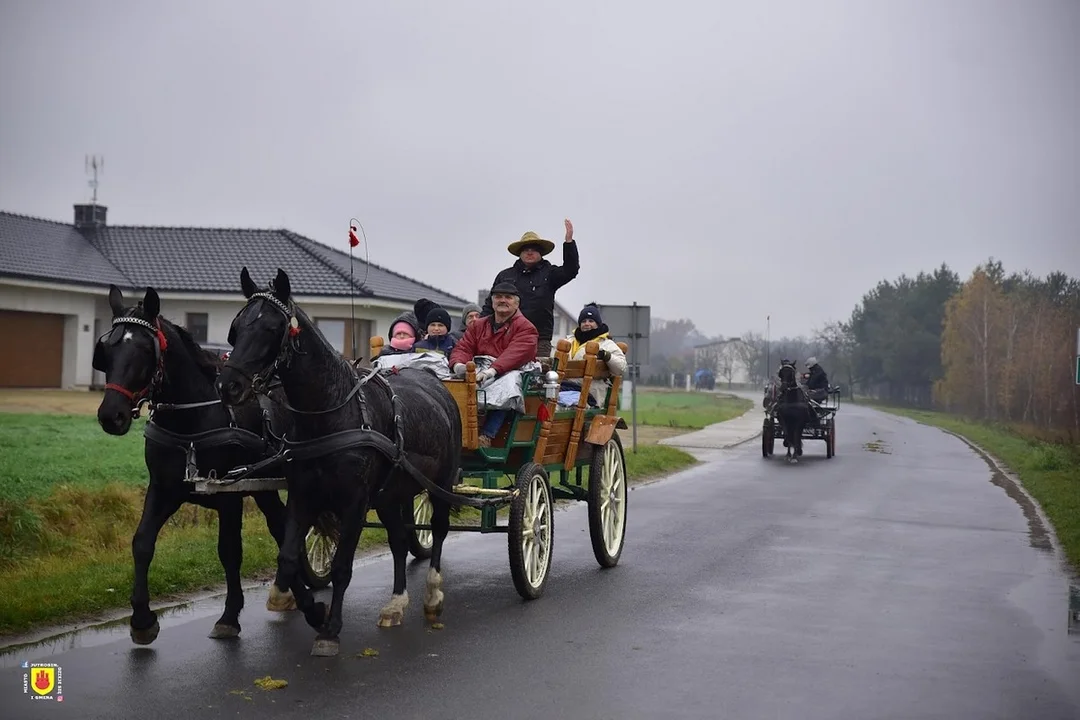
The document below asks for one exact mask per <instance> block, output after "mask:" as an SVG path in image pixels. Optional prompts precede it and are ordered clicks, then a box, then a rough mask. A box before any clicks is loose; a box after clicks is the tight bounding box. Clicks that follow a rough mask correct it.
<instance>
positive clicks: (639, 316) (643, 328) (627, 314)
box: [597, 303, 652, 453]
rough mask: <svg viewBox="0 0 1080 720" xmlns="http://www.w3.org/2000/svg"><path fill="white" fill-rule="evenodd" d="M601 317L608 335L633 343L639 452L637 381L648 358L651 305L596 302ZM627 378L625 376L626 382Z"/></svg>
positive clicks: (633, 408)
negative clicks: (600, 303) (642, 365)
mask: <svg viewBox="0 0 1080 720" xmlns="http://www.w3.org/2000/svg"><path fill="white" fill-rule="evenodd" d="M597 308H599V310H600V317H602V318H604V324H605V325H607V326H608V336H609V337H610V338H611V339H612V340H615V341H616V342H618V341H623V342H625V343H627V344H628V345H629V346H630V357H629V358H627V360H629V363H628V365H629V367H628V368H627V369H628V372H627V375H629V378H628V379H629V380H630V426H631V427H632V428H633V446H632V447H633V451H634V452H635V453H636V452H637V384H638V379H639V378H640V377H641V363H642V361H644V362H648V361H649V325H650V324H652V308H651V307H650V306H648V305H638V304H637V303H633V304H632V305H597ZM626 381H627V378H624V379H623V382H626Z"/></svg>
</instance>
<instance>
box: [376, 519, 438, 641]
mask: <svg viewBox="0 0 1080 720" xmlns="http://www.w3.org/2000/svg"><path fill="white" fill-rule="evenodd" d="M410 504H411V503H410ZM376 512H377V513H378V514H379V521H380V522H382V524H383V527H385V528H386V540H387V543H389V545H390V552H391V553H393V555H394V590H393V594H392V595H391V596H390V602H388V603H386V605H383V607H382V610H380V611H379V627H384V628H385V627H393V626H394V625H400V624H401V622H402V620H404V619H405V608H407V607H409V593H408V592H407V591H406V589H405V560H406V554H407V553H408V552H409V540H408V536H407V535H406V534H405V533H406V530H405V521H404V519H403V517H402V515H403V513H404V509H403V508H402V506H401V504H400V503H398V502H395V501H394V500H392V499H387V501H386V502H385V503H384V504H380V505H379V506H378V507H377V508H376ZM434 560H435V556H434V551H433V554H432V562H434Z"/></svg>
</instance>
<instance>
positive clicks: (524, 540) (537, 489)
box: [507, 462, 555, 600]
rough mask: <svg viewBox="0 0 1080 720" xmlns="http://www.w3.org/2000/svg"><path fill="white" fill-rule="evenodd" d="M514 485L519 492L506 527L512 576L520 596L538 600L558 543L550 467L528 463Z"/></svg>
mask: <svg viewBox="0 0 1080 720" xmlns="http://www.w3.org/2000/svg"><path fill="white" fill-rule="evenodd" d="M514 488H515V489H516V490H517V494H516V495H514V497H513V498H512V499H511V500H510V522H509V527H508V528H507V530H508V532H507V538H508V541H509V542H508V545H509V550H510V577H512V578H513V580H514V588H515V589H516V590H517V591H518V594H519V595H521V597H523V598H525V599H526V600H535V599H536V598H538V597H540V596H541V595H542V594H543V593H544V585H545V584H546V583H547V576H548V570H549V569H550V568H551V550H552V547H553V546H554V544H555V534H554V529H555V528H554V514H553V507H552V502H551V486H550V485H549V484H548V474H547V471H546V470H544V467H543V466H542V465H538V464H536V463H534V462H530V463H526V464H525V465H523V466H522V467H521V469H520V470H518V472H517V477H516V478H515V479H514Z"/></svg>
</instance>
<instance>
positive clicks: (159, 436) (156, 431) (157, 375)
mask: <svg viewBox="0 0 1080 720" xmlns="http://www.w3.org/2000/svg"><path fill="white" fill-rule="evenodd" d="M112 325H113V328H114V329H115V328H116V327H117V326H118V325H134V326H136V327H139V328H142V329H144V330H148V331H149V332H150V333H151V335H152V336H153V338H154V361H155V369H154V373H153V374H152V375H151V377H150V381H149V382H148V383H147V385H146V386H145V387H143V388H142V389H140V390H137V391H133V390H131V389H129V388H126V387H124V386H123V385H120V384H118V383H106V384H105V389H106V390H114V391H116V392H118V393H120V394H121V395H123V396H124V397H126V398H127V399H128V400H129V401H131V403H132V408H131V416H132V418H138V417H139V416H140V415H141V414H142V408H143V407H144V406H146V407H147V412H148V415H147V422H146V428H145V429H144V431H143V436H144V437H145V438H146V440H147V441H148V442H151V443H154V444H155V445H159V446H162V447H167V448H176V449H179V450H185V451H187V459H188V462H187V465H188V475H189V476H190V475H192V473H193V468H194V465H195V460H194V454H195V453H196V452H199V451H203V452H205V451H207V450H212V449H214V448H219V447H225V446H228V445H232V446H238V447H240V448H241V449H244V450H249V451H251V452H257V453H260V454H266V451H267V447H268V446H269V444H270V441H269V439H268V437H267V435H269V438H273V439H274V440H278V438H277V437H276V436H275V435H274V433H273V430H272V428H271V427H270V415H269V406H268V405H267V404H265V403H264V402H263V399H262V397H261V396H260V399H259V404H260V405H261V406H262V409H263V435H256V434H255V433H253V432H251V431H250V430H246V429H245V428H242V427H239V426H238V425H237V424H236V414H235V411H234V409H233V408H231V407H228V406H225V409H226V411H227V412H228V413H229V425H228V426H227V427H221V428H213V429H211V430H205V431H203V432H198V433H186V434H185V433H177V432H174V431H172V430H168V429H166V428H163V427H161V425H159V424H158V423H156V422H154V413H155V412H156V411H158V410H166V411H169V410H174V411H179V410H198V409H202V408H208V407H213V406H214V405H223V403H222V402H221V400H220V399H217V400H205V401H201V402H193V403H155V402H154V401H153V395H154V392H155V391H157V390H159V389H160V388H161V384H162V382H163V381H164V379H165V353H166V351H167V350H168V347H169V342H168V340H167V339H166V337H165V332H164V331H163V330H162V329H161V318H160V317H158V318H155V319H154V322H150V321H149V320H144V319H142V318H139V317H134V316H131V315H123V316H120V317H114V318H113V320H112ZM109 332H110V333H111V332H112V330H110V331H109ZM104 337H105V336H104V335H103V336H102V337H101V338H98V341H97V344H96V345H95V346H94V357H93V361H92V366H93V368H94V369H95V370H100V371H102V372H105V358H104V354H105V347H104V342H103V339H102V338H104ZM267 397H269V396H267Z"/></svg>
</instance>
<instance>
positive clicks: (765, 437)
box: [761, 420, 776, 458]
mask: <svg viewBox="0 0 1080 720" xmlns="http://www.w3.org/2000/svg"><path fill="white" fill-rule="evenodd" d="M774 432H775V430H774V428H773V424H772V423H771V422H770V421H768V420H766V421H765V424H764V425H762V428H761V457H763V458H768V457H771V456H772V454H773V443H775V442H776V436H775V435H774V434H773V433H774Z"/></svg>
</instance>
